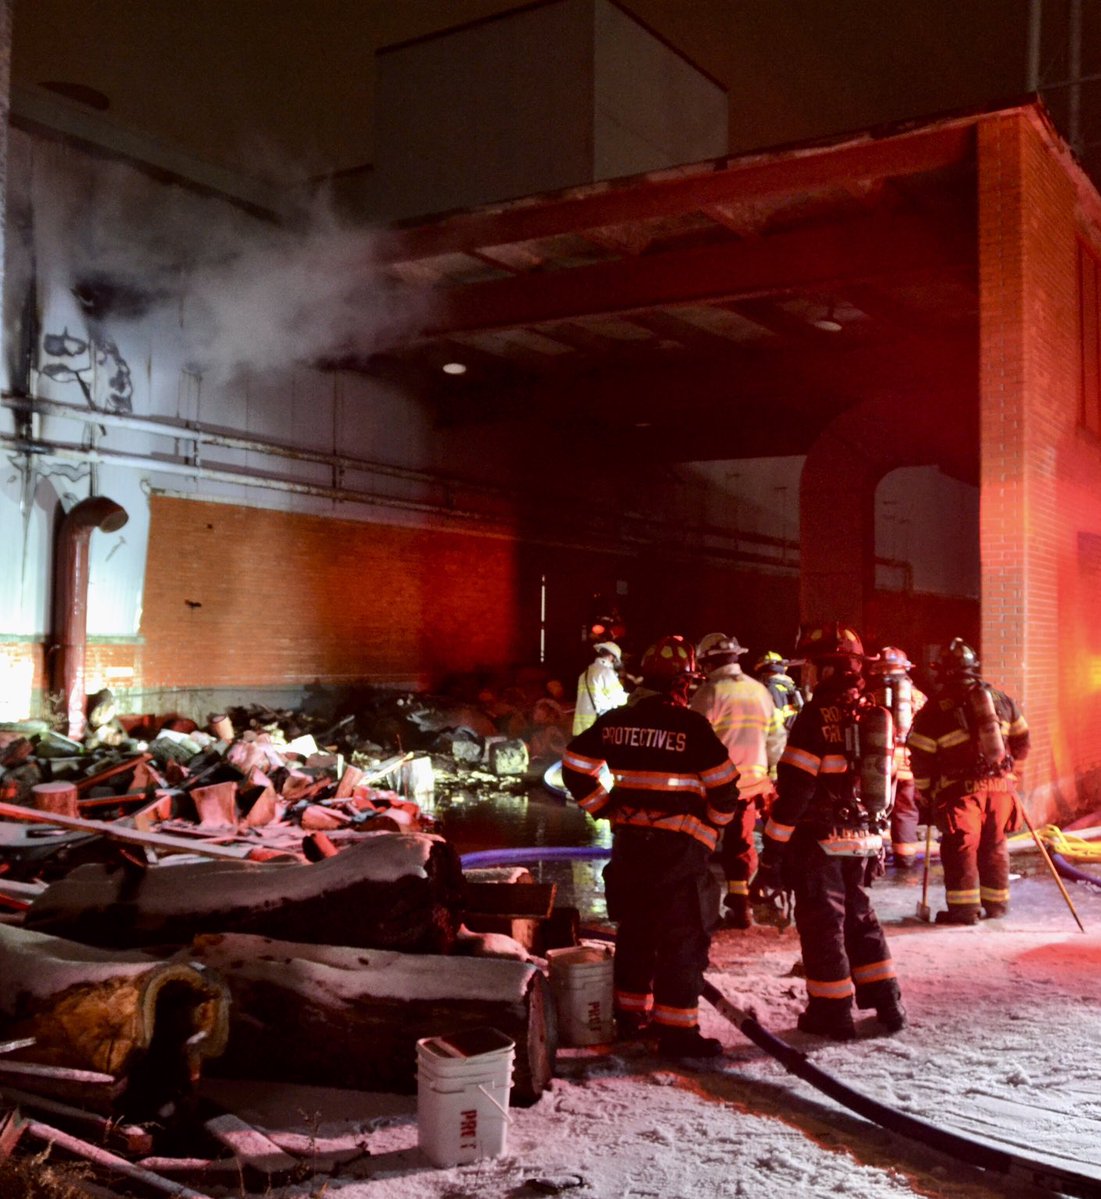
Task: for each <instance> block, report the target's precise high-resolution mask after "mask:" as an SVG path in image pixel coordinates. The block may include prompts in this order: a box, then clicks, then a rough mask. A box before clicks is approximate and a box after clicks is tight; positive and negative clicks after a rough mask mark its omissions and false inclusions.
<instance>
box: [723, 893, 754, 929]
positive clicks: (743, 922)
mask: <svg viewBox="0 0 1101 1199" xmlns="http://www.w3.org/2000/svg"><path fill="white" fill-rule="evenodd" d="M752 927H753V909H752V907H751V906H750V903H749V896H748V895H728V896H727V897H726V902H725V903H724V904H723V928H743V929H744V928H752Z"/></svg>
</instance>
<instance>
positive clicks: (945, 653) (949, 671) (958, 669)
mask: <svg viewBox="0 0 1101 1199" xmlns="http://www.w3.org/2000/svg"><path fill="white" fill-rule="evenodd" d="M981 665H982V663H981V662H980V661H979V655H978V654H977V653H975V651H974V650H973V649H972V648H971V646H969V645H968V644H967V642H966V641H964V639H963V638H962V637H953V638H952V640H951V642H949V645H948V648H947V649H946V650H942V651H941V655H940V658H939V659H938V660H937V669H938V670H939V671H940V673H941V674H943V675H945V676H948V675H953V674H974V673H975V672H977V671H978V669H979V667H980V666H981Z"/></svg>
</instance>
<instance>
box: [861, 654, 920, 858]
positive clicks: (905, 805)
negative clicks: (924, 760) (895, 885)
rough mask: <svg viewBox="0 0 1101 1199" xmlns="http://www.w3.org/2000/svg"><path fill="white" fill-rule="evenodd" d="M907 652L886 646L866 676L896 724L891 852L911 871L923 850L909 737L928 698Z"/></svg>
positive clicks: (875, 699)
mask: <svg viewBox="0 0 1101 1199" xmlns="http://www.w3.org/2000/svg"><path fill="white" fill-rule="evenodd" d="M913 665H914V664H913V662H911V661H910V660H909V659H908V658H907V656H906V653H905V651H903V650H901V649H899V648H898V646H897V645H885V646H884V647H883V648H882V649H881V650H880V651H879V653H878V654H877V655H876V657H874V658H870V659H869V660H868V664H867V670H866V673H867V674H868V676H869V685H870V688H871V697H872V700H873V702H874V703H877V704H882V705H883V707H885V708H886V709H887V710H888V711H889V712H890V713H891V718H892V720H893V722H894V731H895V754H894V806H893V807H892V808H891V852H892V854H893V855H894V863H895V865H896V866H897V867H900V868H901V869H904V870H905V869H908V868H909V867H911V866H913V865H914V864H915V862H916V861H917V855H918V852H919V850H920V849H921V841H920V840H919V839H918V825H919V824H920V823H921V817H920V813H919V811H918V802H917V790H916V788H915V786H914V772H913V769H912V768H911V765H910V751H909V750H908V749H907V748H906V738H907V737H908V736H909V735H910V728H911V726H912V725H913V723H914V715H915V714H916V713H917V712H919V711H921V709H922V708H923V707H924V706H925V702H926V699H927V696H926V695H925V692H924V691H920V690H918V688H917V687H915V686H914V682H913V680H912V679H911V678H910V675H909V673H908V672H909V671H910V669H911V668H912V667H913Z"/></svg>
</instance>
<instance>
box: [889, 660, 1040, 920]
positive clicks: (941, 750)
mask: <svg viewBox="0 0 1101 1199" xmlns="http://www.w3.org/2000/svg"><path fill="white" fill-rule="evenodd" d="M980 665H981V663H980V662H979V657H978V654H976V652H975V651H974V650H973V649H972V648H971V646H969V645H968V644H967V643H966V642H965V641H964V640H962V638H959V637H957V638H955V639H954V640H953V641H952V643H951V644H950V645H949V646H948V648H947V649H946V650H945V651H944V652H943V653H942V654H941V656H940V659H939V661H938V663H937V667H936V669H937V683H938V688H939V689H938V691H937V693H936V695H935V696H934V697H933V700H932V701H931V702H930V703H928V704H926V705H925V707H924V708H922V710H921V711H920V712H919V713H918V714H917V716H916V717H915V718H914V727H913V729H912V730H911V732H910V739H909V743H908V744H909V748H910V754H911V757H912V759H913V768H914V778H915V782H916V784H917V789H918V791H919V792H920V793H921V795H922V798H923V800H924V802H925V803H926V804H927V805H930V807H931V811H932V812H933V814H934V816H935V818H936V822H937V828H938V829H939V830H940V860H941V865H942V867H943V868H944V891H945V900H946V901H947V905H948V906H947V909H946V910H945V911H943V912H938V913H937V923H938V924H977V923H978V920H979V911H980V907H981V909H982V913H983V915H985V916H986V917H987V918H989V919H997V918H998V917H1001V916H1004V915H1005V914H1006V912H1007V911H1008V910H1009V848H1008V846H1007V845H1006V833H1008V832H1014V831H1016V829H1017V827H1018V821H1019V819H1020V813H1019V811H1018V808H1017V796H1016V788H1017V775H1016V773H1015V772H1014V769H1013V768H1014V765H1015V763H1017V762H1020V761H1023V760H1024V759H1025V758H1026V757H1027V756H1028V750H1029V731H1028V722H1027V721H1026V720H1025V718H1024V716H1023V715H1022V713H1021V710H1020V708H1019V707H1018V706H1017V703H1016V701H1015V700H1013V699H1011V698H1010V697H1009V696H1008V695H1006V694H1005V693H1004V692H1002V691H999V690H998V689H997V688H995V687H992V686H991V685H990V684H989V683H985V682H983V680H982V678H981V677H980V675H979V667H980Z"/></svg>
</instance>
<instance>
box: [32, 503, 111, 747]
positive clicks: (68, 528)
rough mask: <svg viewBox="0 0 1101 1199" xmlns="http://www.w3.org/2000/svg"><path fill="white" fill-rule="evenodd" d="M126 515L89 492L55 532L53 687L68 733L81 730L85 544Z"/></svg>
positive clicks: (85, 624)
mask: <svg viewBox="0 0 1101 1199" xmlns="http://www.w3.org/2000/svg"><path fill="white" fill-rule="evenodd" d="M129 519H130V517H129V515H128V514H127V512H126V509H125V508H123V507H121V506H120V505H119V504H116V503H115V501H114V500H109V499H107V497H106V496H102V495H93V496H89V497H88V499H86V500H81V501H80V503H79V504H77V505H76V506H75V507H73V508H72V509H70V510H69V511H68V512H67V513H66V514H65V517H64V519H63V520H62V522H61V527H60V528H59V529H58V532H57V548H56V556H55V569H54V622H53V623H54V644H53V646H52V650H51V652H52V654H53V658H54V660H53V669H52V670H51V672H50V674H51V679H52V689H53V690H54V691H58V692H60V693H61V696H62V701H63V703H64V705H65V708H64V710H65V714H66V719H67V722H68V734H69V736H70V737H74V738H80V737H82V736H83V735H84V721H85V715H84V708H85V704H86V702H87V697H86V694H85V690H84V652H85V639H86V635H87V630H88V543H89V541H90V540H91V537H92V532H93V530H95V529H99V530H100V532H102V533H114V532H115V531H116V530H118V529H121V528H122V526H123V525H124V524H126V522H127V521H128V520H129Z"/></svg>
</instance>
